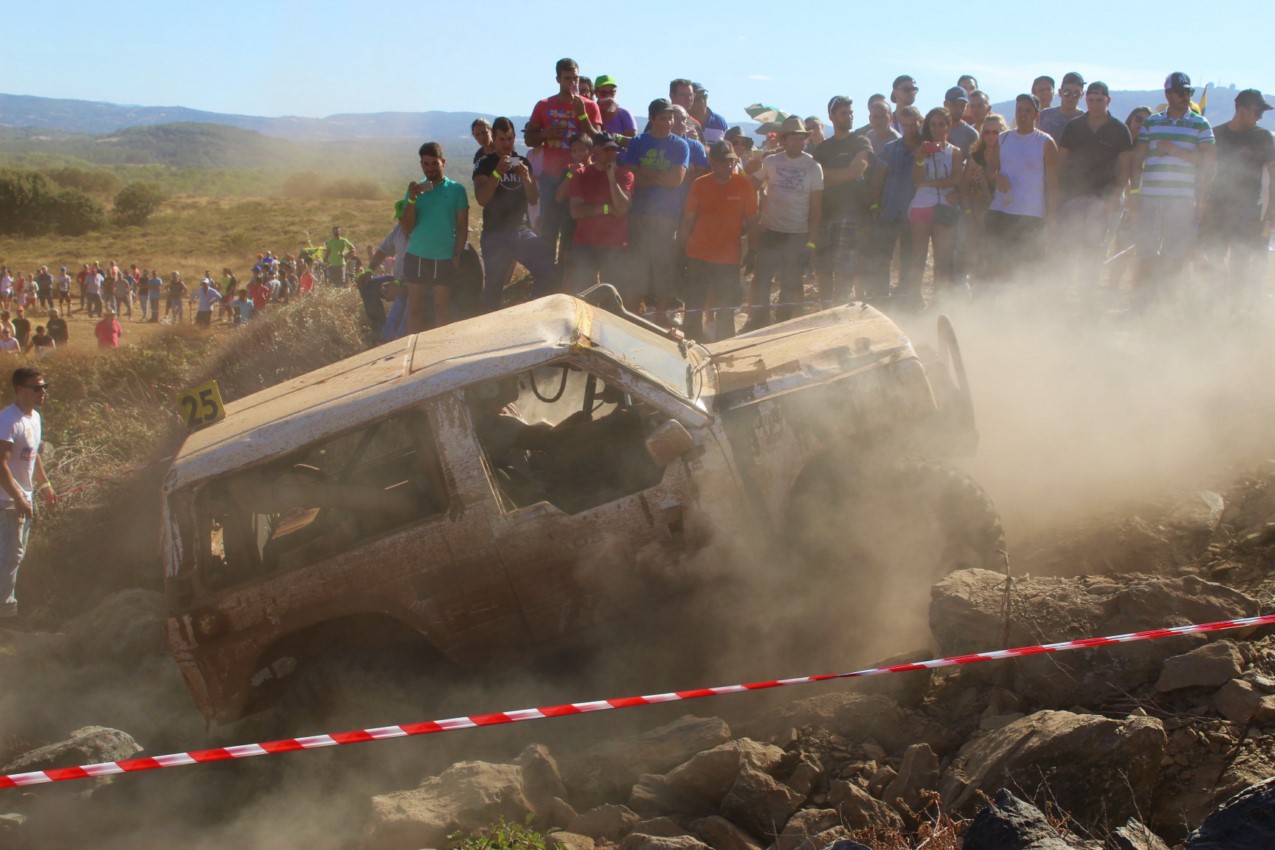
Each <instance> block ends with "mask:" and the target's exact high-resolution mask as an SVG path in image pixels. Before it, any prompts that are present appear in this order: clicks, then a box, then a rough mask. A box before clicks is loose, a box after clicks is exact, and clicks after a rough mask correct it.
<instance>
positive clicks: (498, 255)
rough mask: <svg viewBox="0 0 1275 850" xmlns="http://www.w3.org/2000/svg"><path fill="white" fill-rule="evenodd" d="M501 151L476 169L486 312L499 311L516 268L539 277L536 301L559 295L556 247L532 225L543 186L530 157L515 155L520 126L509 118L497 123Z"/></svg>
mask: <svg viewBox="0 0 1275 850" xmlns="http://www.w3.org/2000/svg"><path fill="white" fill-rule="evenodd" d="M492 137H493V140H494V144H495V146H496V149H495V152H494V153H491V154H488V155H487V156H485V157H483V158H482V159H480V160H479V161H478V164H477V165H476V166H474V199H475V200H477V201H478V205H479V206H480V207H482V208H483V233H482V241H481V245H482V250H483V263H484V265H485V267H486V268H485V272H486V282H485V283H484V284H483V312H486V313H489V312H491V311H492V310H496V309H499V307H500V301H501V296H502V294H503V293H504V289H505V284H506V283H508V282H509V277H510V275H511V274H512V272H513V268H514V263H522V264H523V266H524V267H525V268H526V269H527V271H529V272H531V274H532V277H534V278H535V281H536V283H535V286H534V287H533V288H532V296H533V297H535V298H539V297H540V296H542V295H549V294H550V293H551V292H553V287H554V284H555V279H556V277H555V268H554V265H555V264H554V258H553V246H552V245H551V244H550V243H549V242H548V241H547V240H545V239H541V238H540V237H539V236H537V235H536V233H535V231H533V230H532V229H531V227H530V226H529V225H528V223H527V206H528V205H529V204H530V205H534V204H536V203H537V202H538V201H539V200H540V187H539V185H538V184H537V182H536V177H535V175H534V174H532V173H531V163H529V162H528V161H527V159H526V157H523V156H520V155H518V154H516V153H514V125H513V122H511V121H510V120H509V119H508V118H497V119H496V120H495V121H494V122H492Z"/></svg>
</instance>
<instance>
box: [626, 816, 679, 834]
mask: <svg viewBox="0 0 1275 850" xmlns="http://www.w3.org/2000/svg"><path fill="white" fill-rule="evenodd" d="M631 831H632V832H640V833H641V834H642V835H652V836H655V837H657V838H659V837H663V838H676V837H677V836H679V835H690V834H691V832H690V830H688V829H686V828H685V827H683V826H682V825H681V824H680V823H678V822H677V821H675V820H673V819H672V818H664V817H660V818H648V819H647V820H640V821H638V822H637V823H635V824H633V829H632V830H631Z"/></svg>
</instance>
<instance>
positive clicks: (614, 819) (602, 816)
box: [567, 803, 638, 843]
mask: <svg viewBox="0 0 1275 850" xmlns="http://www.w3.org/2000/svg"><path fill="white" fill-rule="evenodd" d="M637 822H638V815H637V813H636V812H634V811H633V810H632V809H630V808H628V807H627V806H617V805H614V804H612V803H605V804H603V805H601V806H597V807H596V808H593V809H590V810H589V811H587V812H583V813H581V814H579V815H577V816H576V818H575V820H573V821H571V822H570V823H568V824H567V832H574V833H576V834H577V835H587V836H589V837H590V838H593V839H599V840H602V841H609V842H611V843H615V842H616V841H619V840H620V839H621V838H623V837H624V836H626V835H628V834H629V833H630V832H632V831H633V824H635V823H637Z"/></svg>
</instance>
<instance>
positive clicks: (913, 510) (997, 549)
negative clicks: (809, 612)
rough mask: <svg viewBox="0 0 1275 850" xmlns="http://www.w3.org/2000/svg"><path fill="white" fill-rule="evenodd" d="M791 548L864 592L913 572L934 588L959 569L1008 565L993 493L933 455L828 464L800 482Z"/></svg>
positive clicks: (812, 567)
mask: <svg viewBox="0 0 1275 850" xmlns="http://www.w3.org/2000/svg"><path fill="white" fill-rule="evenodd" d="M786 536H787V540H788V542H789V548H790V550H791V551H793V552H794V553H795V554H797V555H798V556H799V557H801V558H802V560H803V561H804V562H805V567H806V568H807V569H808V570H809V571H810V574H811V575H813V576H819V577H828V578H831V577H833V576H834V575H836V576H842V577H844V576H845V575H846V573H847V572H849V573H850V577H851V580H852V582H853V583H854V586H855V588H856V589H860V590H870V589H872V588H875V587H879V586H880V584H881V583H882V582H883V581H888V580H890V579H893V578H899V577H905V578H906V579H908V580H909V582H911V581H916V580H923V581H925V582H926V584H927V586H928V584H930V583H933V582H934V581H937V580H938V579H939V578H941V577H942V576H944V575H946V574H947V573H949V572H952V571H953V570H959V569H967V568H971V567H981V568H984V569H1000V567H1001V565H1002V564H1003V559H1004V554H1003V553H1004V550H1005V533H1004V529H1003V527H1002V525H1001V521H1000V515H999V514H998V513H997V511H996V506H995V505H994V504H993V503H992V500H991V498H990V497H989V496H988V495H987V493H986V492H985V491H984V490H983V488H982V487H980V486H979V485H978V483H977V482H975V481H974V480H973V479H972V478H971V477H970V476H969V475H968V474H966V473H964V472H962V471H961V470H958V469H955V468H953V467H950V466H947V465H946V464H942V463H938V462H935V461H931V460H923V459H917V460H912V459H908V460H899V461H896V462H893V463H891V464H888V465H886V466H884V467H880V468H873V467H870V466H867V465H862V466H857V467H850V468H848V469H843V470H841V471H837V469H836V467H835V466H834V465H832V464H820V465H819V466H818V467H817V468H815V469H812V471H811V474H810V475H808V476H806V477H805V479H804V480H803V481H801V482H800V483H799V485H798V490H797V492H796V493H795V495H794V497H793V500H792V502H791V505H790V510H789V514H788V526H787V535H786Z"/></svg>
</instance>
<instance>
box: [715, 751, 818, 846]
mask: <svg viewBox="0 0 1275 850" xmlns="http://www.w3.org/2000/svg"><path fill="white" fill-rule="evenodd" d="M804 800H805V798H804V797H802V796H801V795H800V794H798V793H797V792H796V791H793V790H792V789H791V788H789V787H788V786H787V785H784V784H783V783H782V782H777V781H776V780H775V779H773V778H772V777H771V776H770V775H769V774H766V773H762V772H761V771H760V770H757V769H756V768H754V767H749V766H747V765H745V766H744V767H743V769H741V770H740V771H739V776H737V777H736V778H735V784H734V785H732V786H731V789H730V791H728V792H727V793H726V796H725V798H723V799H722V807H721V814H722V816H723V817H725V818H727V819H728V820H731V821H733V822H735V823H737V824H739V825H740V826H742V827H743V828H744V829H746V830H748V831H749V832H751V833H752V834H753V835H755V836H757V837H758V838H763V839H766V840H767V841H770V840H772V839H774V838H775V837H776V836H778V835H779V834H780V833H781V832H783V829H784V826H786V825H787V823H788V818H789V817H791V816H792V813H793V812H795V811H797V809H799V808H800V807H801V804H802V802H803V801H804Z"/></svg>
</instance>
